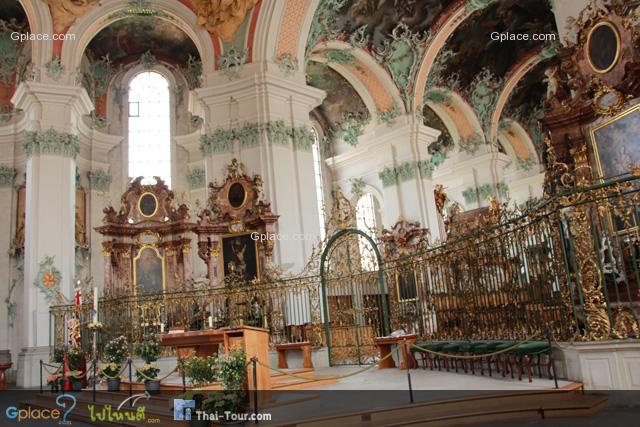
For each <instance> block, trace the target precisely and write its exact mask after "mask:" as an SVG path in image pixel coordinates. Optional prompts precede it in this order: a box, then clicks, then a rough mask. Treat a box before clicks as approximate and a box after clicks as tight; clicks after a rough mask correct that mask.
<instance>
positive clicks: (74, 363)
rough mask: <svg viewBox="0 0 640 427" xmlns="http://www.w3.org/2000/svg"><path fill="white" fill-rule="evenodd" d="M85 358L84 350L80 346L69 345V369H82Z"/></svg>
mask: <svg viewBox="0 0 640 427" xmlns="http://www.w3.org/2000/svg"><path fill="white" fill-rule="evenodd" d="M83 359H84V352H83V351H82V348H80V347H68V348H67V361H68V362H69V369H71V370H77V369H80V365H81V364H82V360H83Z"/></svg>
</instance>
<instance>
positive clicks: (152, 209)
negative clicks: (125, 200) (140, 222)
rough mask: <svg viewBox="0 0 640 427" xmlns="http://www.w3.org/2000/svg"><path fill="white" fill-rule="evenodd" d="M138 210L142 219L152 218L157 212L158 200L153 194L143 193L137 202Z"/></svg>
mask: <svg viewBox="0 0 640 427" xmlns="http://www.w3.org/2000/svg"><path fill="white" fill-rule="evenodd" d="M138 210H139V211H140V213H141V214H142V216H144V217H147V218H148V217H152V216H154V215H155V214H156V212H158V199H157V198H156V196H155V194H153V193H144V194H143V195H142V196H140V199H139V200H138Z"/></svg>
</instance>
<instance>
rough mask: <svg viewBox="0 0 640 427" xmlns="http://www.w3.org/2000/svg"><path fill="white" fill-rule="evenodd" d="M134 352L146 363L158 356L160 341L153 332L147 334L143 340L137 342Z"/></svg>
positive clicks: (156, 358)
mask: <svg viewBox="0 0 640 427" xmlns="http://www.w3.org/2000/svg"><path fill="white" fill-rule="evenodd" d="M136 354H137V355H138V356H140V358H141V359H142V360H144V361H145V362H146V363H147V364H150V363H151V362H155V361H156V360H158V359H159V358H160V341H158V338H157V337H156V336H155V334H150V335H148V336H147V337H146V338H145V339H144V341H142V342H141V343H140V344H138V346H137V347H136Z"/></svg>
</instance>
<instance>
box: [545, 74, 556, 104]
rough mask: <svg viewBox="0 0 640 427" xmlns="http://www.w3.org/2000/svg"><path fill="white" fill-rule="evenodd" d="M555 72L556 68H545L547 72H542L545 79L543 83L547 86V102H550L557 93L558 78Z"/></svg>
mask: <svg viewBox="0 0 640 427" xmlns="http://www.w3.org/2000/svg"><path fill="white" fill-rule="evenodd" d="M557 72H558V68H557V67H552V68H547V70H546V71H545V72H544V75H545V76H546V77H545V78H544V80H543V82H544V83H546V84H547V97H546V99H547V101H551V100H552V99H553V98H555V97H556V94H557V93H558V77H557V75H556V74H557Z"/></svg>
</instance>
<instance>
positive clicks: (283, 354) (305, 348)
mask: <svg viewBox="0 0 640 427" xmlns="http://www.w3.org/2000/svg"><path fill="white" fill-rule="evenodd" d="M287 350H300V351H301V352H302V367H303V368H313V362H312V361H311V343H310V342H309V341H303V342H290V343H283V344H276V351H277V352H278V368H279V369H287V368H288V367H289V364H288V363H287Z"/></svg>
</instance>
